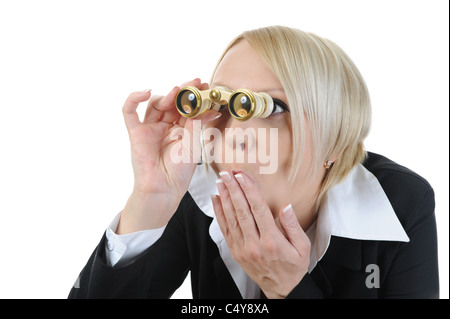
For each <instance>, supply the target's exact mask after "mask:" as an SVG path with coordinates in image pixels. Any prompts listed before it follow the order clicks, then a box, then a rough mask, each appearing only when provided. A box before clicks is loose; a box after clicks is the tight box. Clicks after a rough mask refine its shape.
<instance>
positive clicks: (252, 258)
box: [212, 171, 311, 298]
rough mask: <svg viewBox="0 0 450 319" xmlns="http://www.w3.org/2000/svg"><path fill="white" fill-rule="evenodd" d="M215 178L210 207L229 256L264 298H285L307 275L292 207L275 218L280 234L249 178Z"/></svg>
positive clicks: (305, 244)
mask: <svg viewBox="0 0 450 319" xmlns="http://www.w3.org/2000/svg"><path fill="white" fill-rule="evenodd" d="M220 175H221V180H218V183H217V188H218V190H219V195H220V197H219V196H214V195H213V196H212V202H213V207H214V211H215V213H216V217H217V221H218V223H219V226H220V229H221V230H222V233H223V235H224V237H225V240H226V242H227V245H228V248H229V249H230V252H231V256H232V257H233V258H234V260H236V262H238V263H239V264H240V265H241V267H242V268H243V269H244V271H245V272H246V273H247V274H248V275H249V276H250V278H252V279H253V281H255V282H256V283H257V284H258V286H259V287H260V288H261V289H262V291H263V292H264V294H265V295H266V296H267V298H285V297H286V296H287V295H288V294H289V293H290V292H291V291H292V290H293V289H294V288H295V287H296V286H297V284H298V283H299V282H300V281H301V280H302V278H303V276H304V275H305V274H306V273H307V271H308V266H309V254H310V247H311V243H310V241H309V238H308V237H307V236H306V234H305V232H304V231H303V229H302V228H301V226H300V224H299V223H298V220H297V217H296V215H295V214H294V211H293V209H292V206H291V205H288V206H286V207H285V208H284V209H283V210H281V211H280V215H279V221H280V225H281V228H282V229H283V230H284V232H285V235H284V234H283V233H282V232H281V230H280V229H279V228H278V227H277V225H276V223H275V219H274V217H273V215H272V212H271V211H270V209H269V206H268V205H267V203H266V201H265V200H264V198H263V197H262V196H261V194H260V193H259V192H258V190H257V189H256V185H255V183H254V181H253V180H252V179H251V178H250V177H249V176H247V175H246V174H244V173H239V174H236V175H235V176H233V175H232V174H230V173H229V172H226V171H223V172H221V173H220ZM221 181H222V182H221Z"/></svg>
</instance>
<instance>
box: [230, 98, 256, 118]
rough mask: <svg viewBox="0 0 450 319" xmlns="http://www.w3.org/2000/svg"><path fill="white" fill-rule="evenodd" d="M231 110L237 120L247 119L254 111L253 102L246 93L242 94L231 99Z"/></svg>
mask: <svg viewBox="0 0 450 319" xmlns="http://www.w3.org/2000/svg"><path fill="white" fill-rule="evenodd" d="M229 109H230V112H231V113H232V115H234V117H236V118H242V119H244V118H246V117H247V116H248V115H249V114H250V113H251V111H252V100H251V98H250V96H249V95H248V94H246V93H243V92H240V93H238V94H234V95H233V96H232V97H231V98H230V102H229Z"/></svg>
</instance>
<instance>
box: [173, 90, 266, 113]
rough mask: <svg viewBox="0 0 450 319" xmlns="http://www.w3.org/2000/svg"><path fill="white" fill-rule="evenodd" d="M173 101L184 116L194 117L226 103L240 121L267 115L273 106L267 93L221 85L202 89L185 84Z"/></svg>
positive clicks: (220, 107)
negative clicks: (234, 89) (232, 89)
mask: <svg viewBox="0 0 450 319" xmlns="http://www.w3.org/2000/svg"><path fill="white" fill-rule="evenodd" d="M175 103H176V106H177V109H178V112H180V114H181V115H182V116H184V117H195V116H197V115H200V114H201V113H203V112H205V111H207V110H211V109H213V110H216V111H219V110H220V109H222V108H223V107H225V106H226V105H227V104H228V109H229V111H230V114H231V115H232V116H233V117H234V118H235V119H237V120H240V121H246V120H248V119H250V118H252V117H261V118H265V117H268V116H269V115H270V114H272V111H273V107H274V103H273V99H272V97H271V96H270V95H269V94H267V93H263V92H260V93H255V92H252V91H250V90H245V89H239V90H236V91H231V90H230V89H228V88H226V87H221V86H218V87H215V88H214V89H209V90H203V91H200V90H199V89H197V88H196V87H193V86H186V87H184V88H182V89H181V90H180V92H178V94H177V97H176V99H175Z"/></svg>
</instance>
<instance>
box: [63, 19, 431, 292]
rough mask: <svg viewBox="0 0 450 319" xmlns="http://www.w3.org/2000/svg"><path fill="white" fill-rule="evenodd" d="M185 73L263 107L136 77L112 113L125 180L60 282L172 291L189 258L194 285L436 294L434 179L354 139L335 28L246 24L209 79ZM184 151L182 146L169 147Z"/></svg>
mask: <svg viewBox="0 0 450 319" xmlns="http://www.w3.org/2000/svg"><path fill="white" fill-rule="evenodd" d="M184 86H193V87H196V88H197V89H199V90H206V89H208V88H210V87H211V88H216V87H221V88H222V87H226V88H227V89H230V90H236V89H241V88H245V89H248V90H251V91H253V92H265V93H267V94H269V95H270V96H271V97H272V99H273V102H274V106H273V111H272V113H271V114H270V115H269V116H268V117H264V118H252V119H250V120H248V121H238V120H236V119H235V118H234V117H232V116H230V113H229V111H228V110H227V109H220V110H219V111H217V110H213V109H211V110H208V111H206V112H204V113H202V114H200V115H199V116H197V117H195V118H185V117H182V116H181V115H180V113H179V112H178V111H177V109H176V108H175V98H176V96H177V94H178V93H179V92H180V87H175V88H174V89H173V90H172V91H171V92H169V93H168V94H167V95H166V96H164V97H161V96H152V97H151V92H150V91H145V92H136V93H132V94H131V95H130V96H129V97H128V99H127V101H126V102H125V105H124V107H123V114H124V118H125V123H126V126H127V129H128V133H129V137H130V142H131V154H132V164H133V170H134V181H135V182H134V189H133V192H132V194H131V195H130V197H129V200H128V201H127V203H126V205H125V207H124V209H123V211H122V212H121V213H120V214H119V215H118V216H117V217H116V218H115V219H114V220H113V222H112V223H111V225H110V227H109V228H108V229H107V231H106V233H105V235H104V236H103V238H102V240H101V242H100V244H99V245H98V247H97V248H96V249H95V251H94V253H93V254H92V256H91V258H90V259H89V261H88V263H87V265H86V266H85V268H84V269H83V271H82V272H81V274H80V276H79V278H78V280H77V282H76V285H75V286H74V288H73V289H72V291H71V292H70V296H69V297H71V298H98V297H99V298H116V297H118V298H168V297H170V296H171V295H172V293H173V292H174V291H175V290H176V289H177V288H178V287H179V286H180V285H181V284H182V282H183V280H184V279H185V277H186V275H187V273H188V272H189V271H190V272H191V282H192V290H193V296H194V298H238V297H243V298H263V297H267V298H436V297H438V294H439V288H438V270H437V243H436V225H435V217H434V193H433V190H432V188H431V187H430V185H429V184H428V183H427V182H426V181H425V180H424V179H423V178H421V177H420V176H418V175H417V174H415V173H414V172H412V171H410V170H408V169H407V168H405V167H402V166H400V165H398V164H396V163H394V162H392V161H390V160H389V159H387V158H385V157H382V156H380V155H377V154H373V153H366V152H365V151H364V146H363V142H364V139H365V138H366V136H367V134H368V131H369V127H370V118H371V110H370V100H369V94H368V92H367V88H366V85H365V83H364V80H363V78H362V76H361V75H360V73H359V71H358V69H357V68H356V66H355V65H354V64H353V62H352V61H351V60H350V58H349V57H348V56H347V55H346V54H345V53H344V52H343V51H342V50H341V49H340V48H339V47H338V46H337V45H336V44H334V43H333V42H331V41H329V40H326V39H323V38H321V37H318V36H316V35H314V34H310V33H305V32H302V31H300V30H296V29H291V28H286V27H267V28H262V29H257V30H253V31H248V32H244V33H243V34H242V35H240V36H239V37H237V38H236V39H235V40H234V41H233V42H232V43H231V44H230V45H229V46H228V48H227V49H226V50H225V52H224V54H223V56H222V57H221V59H220V60H219V63H218V65H217V67H216V69H215V70H214V73H213V76H212V80H211V83H210V85H208V84H206V83H201V81H200V80H199V79H195V80H193V81H191V82H188V83H185V84H183V85H182V86H181V87H184ZM147 100H149V103H148V107H147V111H146V114H145V119H144V120H143V122H140V121H139V119H138V115H137V113H136V108H137V106H138V104H139V103H141V102H144V101H147ZM199 120H200V121H201V125H198V123H199V122H198V121H199ZM196 121H197V122H196ZM196 123H197V125H196ZM180 128H182V129H183V133H182V134H178V133H176V134H175V135H176V136H177V137H178V138H173V136H174V132H175V131H176V130H179V129H180ZM212 128H214V129H216V131H215V132H217V131H218V132H219V133H220V134H216V135H214V138H212V137H211V136H208V135H209V134H203V147H204V148H205V146H209V147H210V148H209V152H206V151H205V152H204V153H203V156H202V157H201V156H200V154H198V152H195V151H194V149H195V148H196V147H197V148H198V147H199V145H200V143H201V141H200V140H199V139H197V138H195V136H196V133H197V135H198V134H199V133H200V132H199V131H200V130H201V129H203V133H204V132H205V131H207V130H208V129H212ZM271 129H276V130H271ZM178 132H179V131H178ZM239 132H240V133H241V134H244V133H245V135H246V136H245V138H243V139H242V138H241V139H239V134H240V133H239ZM248 132H250V133H248ZM256 132H258V134H257V133H256ZM260 132H263V133H262V134H261V135H260V134H259V133H260ZM272 132H273V133H275V132H276V134H272ZM247 133H248V134H247ZM205 135H206V136H205ZM274 139H275V140H276V142H277V143H275V144H272V141H273V140H274ZM208 143H212V144H208ZM269 144H270V145H269ZM268 146H270V147H268ZM212 148H213V149H214V154H212V152H211V149H212ZM262 149H264V150H265V151H266V152H267V149H269V153H270V154H269V155H270V156H269V159H270V160H273V161H275V162H276V169H275V170H273V171H272V172H270V173H262V172H263V168H264V167H267V161H263V160H262V157H261V156H259V157H258V158H257V160H256V161H249V160H248V159H249V158H250V155H251V154H255V153H258V154H261V152H260V150H262ZM174 150H176V151H174ZM180 152H181V153H182V154H184V156H187V157H188V158H189V160H188V161H181V162H180V161H174V154H179V153H180ZM238 152H242V153H243V154H244V155H245V156H244V158H245V159H246V160H244V161H242V160H237V153H238ZM274 153H275V155H274ZM227 154H228V155H229V154H231V155H232V156H231V158H232V159H234V160H231V161H230V160H229V159H230V158H228V160H226V156H227ZM213 155H214V156H213ZM200 157H201V158H200ZM211 157H213V160H211ZM200 160H201V163H200V164H199V165H197V163H198V162H199V161H200Z"/></svg>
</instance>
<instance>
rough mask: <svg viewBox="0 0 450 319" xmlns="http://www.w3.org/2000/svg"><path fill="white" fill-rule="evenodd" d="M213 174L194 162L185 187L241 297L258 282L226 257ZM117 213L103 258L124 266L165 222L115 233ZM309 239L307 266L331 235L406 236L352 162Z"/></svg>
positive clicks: (256, 292) (378, 190) (255, 294)
mask: <svg viewBox="0 0 450 319" xmlns="http://www.w3.org/2000/svg"><path fill="white" fill-rule="evenodd" d="M216 179H217V177H216V175H215V173H214V171H213V170H211V169H210V170H209V171H207V170H206V169H205V165H198V166H197V168H196V170H195V173H194V176H193V178H192V181H191V184H190V185H189V188H188V192H189V193H190V195H191V196H192V198H193V199H194V201H195V203H196V204H197V206H198V207H199V208H200V209H201V210H202V212H203V213H204V214H205V215H207V216H209V217H211V218H213V221H212V222H211V225H210V227H209V235H210V236H211V239H212V240H213V241H214V242H215V243H216V245H217V247H218V249H219V253H220V256H221V258H222V260H223V262H224V264H225V265H226V267H227V269H228V271H229V273H230V274H231V277H232V278H233V280H234V282H235V284H236V286H237V287H238V289H239V291H240V293H241V295H242V297H243V298H244V299H247V298H248V299H253V298H259V297H260V291H261V290H260V289H259V287H258V286H257V284H256V283H255V282H254V281H253V280H252V279H251V278H250V277H249V276H248V275H247V274H246V273H245V271H244V270H243V269H242V268H241V266H240V265H239V264H238V263H237V262H236V261H235V260H234V259H233V258H232V257H231V253H230V251H229V249H228V246H227V244H226V241H225V239H224V237H223V234H222V232H221V230H220V227H219V224H218V223H217V220H216V218H215V214H214V210H213V206H212V202H211V195H212V194H218V191H217V186H216V182H215V181H216ZM119 218H120V213H119V214H118V215H117V216H116V217H115V218H114V220H113V221H112V222H111V224H110V225H109V227H108V229H107V230H106V238H107V241H106V259H107V262H108V264H109V265H111V266H123V265H126V264H127V263H129V262H131V261H132V260H133V258H135V257H136V256H137V255H139V254H140V253H141V252H143V251H144V250H145V249H147V248H148V247H150V246H151V245H153V244H154V243H155V242H156V241H157V240H158V239H159V238H160V237H161V235H162V234H163V232H164V229H165V227H161V228H158V229H152V230H144V231H139V232H135V233H131V234H126V235H117V234H115V233H114V232H115V230H116V229H117V224H118V221H119ZM306 234H307V235H308V237H309V239H310V241H311V255H310V265H309V269H308V271H309V272H311V271H312V270H313V269H314V267H315V266H316V264H317V262H319V261H320V260H321V259H322V257H323V256H324V255H325V253H326V251H327V249H328V245H329V244H330V239H331V236H332V235H333V236H339V237H345V238H351V239H358V240H386V241H401V242H409V238H408V236H407V234H406V232H405V230H404V229H403V227H402V225H401V224H400V221H399V220H398V218H397V215H396V214H395V212H394V210H393V208H392V206H391V203H390V202H389V200H388V198H387V196H386V194H385V193H384V191H383V189H382V187H381V185H380V183H379V182H378V180H377V178H376V177H375V176H374V175H373V174H372V173H371V172H369V171H368V170H367V169H366V168H364V166H362V165H361V164H358V165H357V166H355V167H354V168H353V169H352V170H351V171H350V173H349V174H348V176H347V177H346V178H345V180H344V181H342V182H341V183H339V184H338V185H335V186H334V187H332V188H331V189H330V190H329V191H328V192H327V196H326V199H325V201H324V203H323V204H322V205H321V208H320V211H319V212H318V217H317V220H316V222H315V223H314V224H313V225H312V226H311V227H310V228H309V229H308V231H307V232H306Z"/></svg>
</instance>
